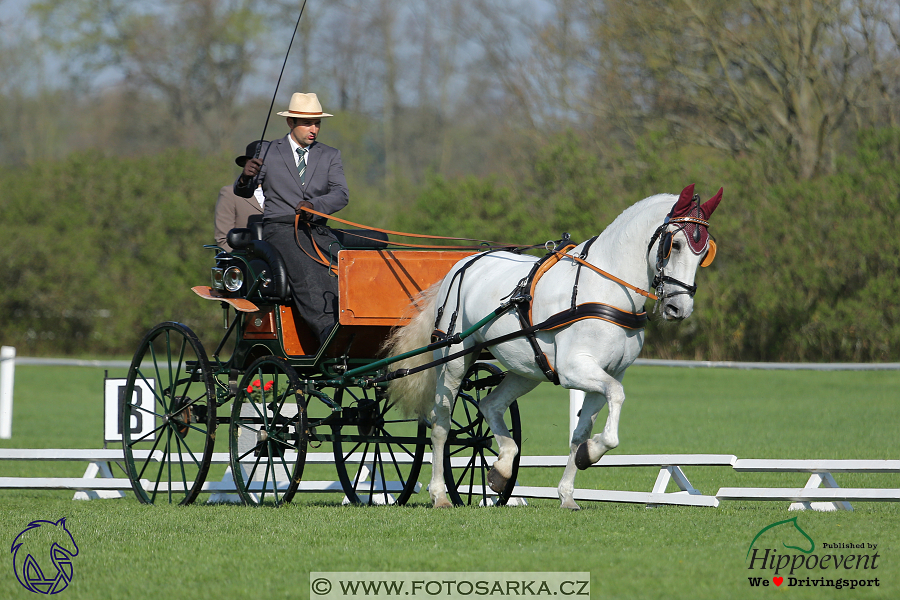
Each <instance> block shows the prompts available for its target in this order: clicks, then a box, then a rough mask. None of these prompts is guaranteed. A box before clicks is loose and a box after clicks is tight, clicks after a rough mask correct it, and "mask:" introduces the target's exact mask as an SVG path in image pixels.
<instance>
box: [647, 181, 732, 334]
mask: <svg viewBox="0 0 900 600" xmlns="http://www.w3.org/2000/svg"><path fill="white" fill-rule="evenodd" d="M721 200H722V189H721V188H720V189H719V192H718V193H717V194H716V195H715V196H713V197H712V198H710V199H709V200H707V201H706V202H705V203H704V204H703V205H701V204H700V196H699V195H697V194H694V185H693V184H691V185H689V186H687V187H686V188H684V190H682V192H681V196H679V197H678V201H677V202H676V203H675V205H674V206H673V207H672V210H671V211H669V214H668V216H666V220H665V221H664V222H663V224H662V225H660V226H659V227H658V228H657V229H656V232H655V233H654V234H653V237H652V238H651V239H650V244H649V246H648V247H647V252H648V258H649V259H650V264H651V265H654V270H655V276H654V278H653V287H654V288H655V289H656V295H657V297H658V298H659V299H658V300H657V301H656V310H657V311H659V312H660V313H661V314H662V317H663V319H665V320H667V321H670V320H675V321H680V320H681V319H686V318H687V317H689V316H690V315H691V312H693V310H694V293H695V292H696V291H697V286H696V285H694V277H695V275H696V273H697V267H707V266H709V265H710V264H711V263H712V261H713V259H714V258H715V256H716V242H715V240H714V239H712V238H711V237H710V235H709V217H710V216H711V215H712V213H713V211H714V210H716V207H717V206H718V205H719V202H720V201H721Z"/></svg>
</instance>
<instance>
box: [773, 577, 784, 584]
mask: <svg viewBox="0 0 900 600" xmlns="http://www.w3.org/2000/svg"><path fill="white" fill-rule="evenodd" d="M772 581H774V582H775V585H781V582H783V581H784V577H773V578H772Z"/></svg>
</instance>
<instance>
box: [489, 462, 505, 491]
mask: <svg viewBox="0 0 900 600" xmlns="http://www.w3.org/2000/svg"><path fill="white" fill-rule="evenodd" d="M487 480H488V485H489V486H491V489H492V490H494V491H495V492H497V493H498V494H502V493H503V490H505V489H506V486H507V485H508V484H509V477H504V476H503V475H501V474H500V471H498V470H497V469H496V468H494V467H491V470H490V471H488V476H487Z"/></svg>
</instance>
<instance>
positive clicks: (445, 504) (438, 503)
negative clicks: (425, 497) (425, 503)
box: [434, 498, 453, 508]
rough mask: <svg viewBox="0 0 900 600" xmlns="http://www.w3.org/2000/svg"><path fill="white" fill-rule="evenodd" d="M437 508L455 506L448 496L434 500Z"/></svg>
mask: <svg viewBox="0 0 900 600" xmlns="http://www.w3.org/2000/svg"><path fill="white" fill-rule="evenodd" d="M434 507H435V508H453V503H452V502H450V501H449V500H447V499H446V498H441V499H439V500H435V501H434Z"/></svg>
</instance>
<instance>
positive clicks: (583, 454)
mask: <svg viewBox="0 0 900 600" xmlns="http://www.w3.org/2000/svg"><path fill="white" fill-rule="evenodd" d="M693 191H694V186H693V185H690V186H688V187H687V188H685V189H684V191H682V193H681V195H680V196H675V195H673V194H659V195H656V196H652V197H650V198H646V199H644V200H642V201H640V202H638V203H637V204H635V205H633V206H631V207H630V208H628V209H627V210H625V211H624V212H623V213H622V214H621V215H619V217H618V218H616V220H615V221H613V223H612V224H611V225H610V226H609V227H607V228H606V230H605V231H603V233H602V234H601V235H600V236H598V237H597V238H596V240H595V241H593V244H591V245H590V246H589V247H587V246H586V245H587V244H588V243H587V242H585V243H582V244H580V245H579V246H577V247H575V248H574V249H570V250H569V251H568V252H567V253H565V254H564V255H556V257H557V258H559V260H558V262H556V263H555V264H553V265H552V267H550V268H549V270H547V271H546V272H545V274H543V275H542V276H540V278H539V280H538V282H537V284H536V285H534V286H533V287H531V283H530V282H529V281H528V278H529V274H530V273H531V272H532V270H533V267H534V266H535V263H536V262H537V261H538V259H537V258H535V257H533V256H528V255H522V254H515V253H512V252H496V253H487V254H485V255H476V256H477V257H479V258H475V257H470V258H467V259H464V260H462V261H460V262H459V263H457V264H456V265H455V266H454V267H453V269H452V270H451V271H450V273H449V274H448V275H447V276H446V277H445V278H444V279H443V281H442V282H441V283H440V284H439V285H438V284H435V285H434V286H432V287H431V288H429V289H428V290H426V291H425V292H423V296H422V297H421V298H420V299H418V301H417V305H418V308H419V309H420V312H419V313H418V315H417V316H415V317H414V318H413V320H412V321H411V322H410V324H409V325H408V326H406V327H404V328H401V329H399V330H398V331H397V332H396V333H395V334H394V336H393V337H392V339H391V344H392V347H391V356H398V355H400V354H402V353H404V352H407V351H410V350H413V349H416V348H422V347H425V346H426V345H427V344H428V343H429V341H430V339H431V337H432V334H433V331H435V330H438V331H441V332H443V333H445V334H448V335H452V334H454V333H459V332H462V331H465V330H467V329H469V328H471V327H472V326H473V325H475V324H477V323H478V322H479V321H481V320H483V319H484V318H485V317H486V316H487V315H490V314H491V312H492V311H494V310H495V309H497V308H498V307H500V306H509V305H510V303H511V298H512V301H517V302H520V303H524V305H526V306H527V305H529V304H530V307H529V308H530V311H531V315H530V316H531V324H538V323H541V322H543V321H544V320H545V319H548V318H549V317H551V316H554V315H557V314H559V313H562V312H564V311H566V310H567V309H571V308H572V306H573V304H574V303H575V302H576V301H577V303H578V304H579V305H581V304H587V305H589V306H594V307H596V306H597V305H596V304H592V303H602V304H605V305H608V306H612V307H615V308H617V309H619V310H620V311H624V312H625V313H632V315H631V317H632V318H635V317H636V318H641V319H645V318H646V317H645V315H644V316H641V313H642V312H643V305H644V297H643V296H642V295H641V293H640V292H641V291H643V290H649V289H650V288H651V287H652V288H654V289H655V291H656V293H657V295H658V296H659V299H658V300H657V302H656V304H657V307H656V308H657V310H658V312H660V313H661V314H662V318H663V319H665V320H671V321H679V320H681V319H685V318H687V317H688V316H690V314H691V312H692V310H693V294H694V291H695V290H696V287H695V286H694V277H695V274H696V270H697V267H698V266H699V265H701V263H703V266H706V265H707V264H709V263H710V262H712V258H713V256H714V255H715V242H714V241H712V240H710V238H709V234H708V231H707V228H708V224H709V221H708V219H709V217H710V215H711V214H712V212H713V211H714V210H715V208H716V206H717V205H718V203H719V201H720V200H721V197H722V190H719V193H718V194H716V196H715V197H713V198H712V199H710V200H709V201H707V202H706V203H705V204H704V205H703V206H700V200H699V197H698V196H695V195H694V193H693ZM585 254H586V256H585ZM560 256H561V258H560ZM578 259H583V261H584V262H587V263H589V264H590V265H591V266H593V267H596V268H598V269H601V270H603V271H605V272H606V274H604V275H601V274H598V273H597V272H594V271H593V270H591V268H590V267H586V266H585V265H584V264H583V262H579V261H578ZM580 265H581V266H580ZM609 274H613V275H614V276H615V277H618V278H620V280H619V282H616V281H614V280H613V279H610V278H609V277H608V275H609ZM576 282H577V294H576V293H574V288H575V287H576ZM622 282H625V283H627V284H631V285H630V286H626V285H623V283H622ZM522 283H524V286H522V285H520V284H522ZM514 290H515V291H516V293H515V294H514ZM529 294H530V295H533V298H532V299H531V301H530V302H528V295H529ZM523 296H524V298H523ZM514 308H515V307H511V309H510V310H506V311H505V312H502V314H500V315H499V316H498V317H497V318H494V319H493V320H491V321H489V322H488V323H487V324H485V325H484V326H482V327H481V328H480V329H478V330H477V331H476V332H475V333H474V334H472V335H470V336H468V337H466V338H464V339H463V340H462V342H461V346H459V345H457V346H454V347H445V348H441V349H438V350H435V351H434V352H433V354H432V353H426V354H423V355H420V356H416V357H413V358H408V359H405V360H404V361H401V362H398V363H396V366H399V367H401V368H412V367H415V366H421V365H423V364H425V363H428V362H430V361H431V360H438V359H440V358H443V357H446V356H447V355H449V354H453V353H457V352H459V350H460V347H461V348H462V349H466V348H470V347H472V346H474V345H477V344H479V343H483V342H485V341H488V342H489V341H490V340H493V339H497V338H499V337H500V336H504V335H509V334H513V333H514V332H517V331H521V330H522V327H523V325H522V322H521V320H520V317H519V314H518V313H517V310H515V309H514ZM601 308H602V307H601ZM454 313H455V314H454ZM566 314H570V313H566ZM571 314H573V315H574V313H571ZM603 314H605V313H602V312H601V313H600V316H597V315H594V318H591V317H590V316H589V317H588V318H583V313H582V314H581V316H582V318H581V320H571V319H569V320H568V322H566V321H567V319H563V320H562V321H563V323H562V324H561V325H558V326H557V327H556V328H555V329H552V330H541V331H538V332H536V333H535V339H536V344H537V347H538V349H539V351H540V352H542V353H543V354H544V355H545V356H546V361H547V362H546V363H545V364H544V365H543V368H542V367H541V366H540V365H538V364H537V362H536V353H535V348H534V347H533V346H532V344H531V343H530V342H529V340H528V339H527V338H526V337H515V338H513V339H509V340H508V341H504V342H502V343H499V344H497V345H488V346H487V347H489V348H490V351H491V353H492V354H493V355H494V357H495V358H496V359H497V360H498V361H499V362H500V363H501V364H502V365H503V366H504V367H505V369H506V370H507V371H508V372H507V374H506V376H505V377H504V378H503V380H502V382H501V383H499V384H498V385H497V386H496V388H495V389H494V390H493V391H492V392H491V393H490V394H489V395H488V396H487V397H485V398H484V399H483V400H482V401H481V403H480V405H479V412H481V413H482V415H484V418H485V420H486V421H487V423H488V425H489V426H490V428H491V430H492V431H493V432H494V436H495V439H496V442H497V445H498V448H499V452H498V456H497V460H496V461H495V463H494V465H493V467H492V469H491V471H490V473H489V477H488V481H489V483H490V486H491V488H492V489H493V490H494V491H496V492H499V491H501V490H503V489H505V487H506V485H507V484H508V483H509V478H510V477H511V476H512V465H513V459H514V458H515V457H516V455H517V454H518V451H519V449H518V448H517V447H516V444H515V442H514V441H513V439H512V437H511V435H510V433H509V430H508V429H507V427H506V425H505V423H504V420H503V415H504V413H505V412H506V410H507V408H508V407H509V406H510V404H512V403H513V402H514V401H515V400H516V399H517V398H519V397H520V396H522V395H523V394H526V393H527V392H529V391H531V390H532V389H534V388H535V387H536V386H537V385H538V384H539V383H541V382H543V381H547V380H548V375H547V374H549V376H550V377H554V376H555V377H558V381H559V384H560V385H561V386H562V387H564V388H567V389H569V390H582V391H583V392H584V393H585V395H584V405H583V407H582V410H581V415H580V417H579V419H578V425H577V427H576V428H575V432H574V434H573V436H572V440H571V451H570V453H569V460H568V464H567V466H566V469H565V472H564V473H563V477H562V480H561V481H560V483H559V487H558V493H559V498H560V502H561V503H562V507H563V508H570V509H576V510H577V509H578V508H579V506H578V505H577V504H576V503H575V500H574V498H573V492H574V489H575V484H574V482H575V473H576V468H577V469H586V468H587V467H589V466H590V465H591V464H593V463H595V462H597V461H598V460H600V457H601V456H603V454H604V453H606V452H607V451H608V450H610V449H612V448H615V447H616V446H618V445H619V437H618V427H619V414H620V411H621V410H622V403H623V402H624V401H625V392H624V389H623V386H622V378H623V376H624V375H625V369H627V368H628V367H629V366H630V365H631V364H632V363H633V362H634V360H635V359H636V358H637V357H638V355H639V354H640V352H641V348H642V347H643V344H644V332H643V327H642V324H643V323H642V322H638V324H637V325H635V322H634V321H631V322H630V323H629V325H630V327H628V326H622V325H618V324H615V323H614V322H611V321H615V320H616V319H615V318H613V319H611V320H605V319H604V318H603ZM626 316H627V315H626ZM451 320H455V323H454V324H453V325H451ZM626 321H627V320H626ZM526 325H527V321H526ZM449 329H454V331H449ZM474 360H475V355H474V354H467V355H464V356H461V357H459V358H455V359H453V360H451V361H449V362H446V363H443V364H441V365H439V366H437V367H435V368H430V369H426V370H424V371H422V372H419V373H417V374H415V375H412V376H409V377H404V378H400V379H396V380H394V381H392V382H391V385H390V388H389V393H390V396H391V399H392V400H393V401H395V402H396V403H397V405H398V406H400V407H402V408H403V409H405V410H406V412H408V413H412V414H418V415H419V416H420V417H422V418H428V419H429V420H430V421H431V422H432V429H431V440H432V452H433V455H434V456H435V457H440V456H443V453H444V444H445V442H446V440H447V435H448V431H449V430H450V415H451V411H452V408H453V402H454V399H455V398H456V395H457V392H458V390H459V387H460V384H461V381H462V380H463V377H464V375H465V373H466V371H467V369H468V368H469V366H470V365H471V364H472V363H473V362H474ZM548 367H549V368H550V369H552V372H551V371H549V370H548ZM606 403H609V416H608V418H607V420H606V426H605V427H604V428H603V431H602V432H601V433H599V434H597V435H594V436H593V437H589V436H590V434H591V429H592V428H593V425H594V421H595V419H596V418H597V414H598V413H599V412H600V410H601V409H602V408H603V406H604V404H606ZM429 493H430V495H431V499H432V501H433V502H434V506H435V507H447V506H451V502H450V501H449V500H448V498H447V493H446V489H445V484H444V465H443V462H442V461H441V460H440V459H436V460H434V462H433V464H432V476H431V485H430V488H429Z"/></svg>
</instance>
